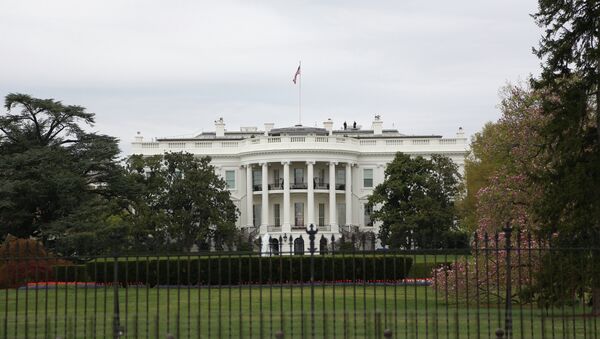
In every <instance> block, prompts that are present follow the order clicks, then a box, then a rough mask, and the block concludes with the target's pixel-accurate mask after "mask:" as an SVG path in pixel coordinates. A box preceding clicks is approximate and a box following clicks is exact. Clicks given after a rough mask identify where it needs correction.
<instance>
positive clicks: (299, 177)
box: [294, 168, 304, 184]
mask: <svg viewBox="0 0 600 339" xmlns="http://www.w3.org/2000/svg"><path fill="white" fill-rule="evenodd" d="M303 183H304V169H303V168H294V184H303Z"/></svg>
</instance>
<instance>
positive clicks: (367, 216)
mask: <svg viewBox="0 0 600 339" xmlns="http://www.w3.org/2000/svg"><path fill="white" fill-rule="evenodd" d="M364 210H365V216H364V217H365V219H364V222H365V226H373V220H371V214H373V205H371V204H365V205H364Z"/></svg>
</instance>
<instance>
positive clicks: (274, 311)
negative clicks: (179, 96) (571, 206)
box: [0, 229, 600, 338]
mask: <svg viewBox="0 0 600 339" xmlns="http://www.w3.org/2000/svg"><path fill="white" fill-rule="evenodd" d="M307 233H308V234H306V235H305V237H302V238H300V237H297V238H294V237H292V236H290V237H289V238H287V237H286V238H285V239H284V238H283V237H279V238H271V239H268V246H267V247H266V248H267V250H266V251H265V250H264V248H265V247H263V245H264V244H262V243H261V239H260V238H252V239H251V240H250V243H248V244H247V245H249V246H250V247H251V248H254V250H255V251H230V252H199V253H170V254H160V253H151V254H141V253H140V254H128V255H116V254H115V255H111V256H85V257H82V256H71V257H58V256H54V255H51V254H49V252H46V251H43V250H41V249H40V248H39V245H35V246H29V245H26V246H23V245H20V243H19V242H17V243H16V244H14V245H11V244H8V245H6V243H5V245H4V246H8V248H4V249H3V251H2V252H1V253H2V256H1V257H0V284H1V285H0V287H1V289H0V338H38V337H43V338H58V337H60V338H111V337H112V338H121V337H128V338H192V337H193V338H225V337H227V338H241V337H258V338H275V337H276V338H284V337H286V338H293V337H301V338H305V337H310V338H325V337H327V338H329V337H343V338H347V337H352V338H355V337H357V338H391V337H395V338H397V337H402V338H419V337H420V338H438V337H443V338H447V337H452V338H455V337H456V338H459V337H465V338H469V337H471V338H493V337H503V338H534V337H539V338H545V337H548V338H549V337H560V338H595V337H597V336H598V334H599V333H600V332H599V331H598V320H599V319H598V317H597V316H592V315H591V307H592V306H591V305H590V303H593V300H590V298H591V297H590V293H591V292H590V288H598V286H599V285H598V284H597V283H598V281H597V276H596V275H595V273H589V272H594V271H593V270H592V271H590V270H589V269H590V267H592V268H593V265H592V264H591V263H593V262H594V261H593V260H590V259H593V258H594V257H595V256H597V255H598V251H599V250H600V248H598V247H594V248H561V247H556V246H553V245H552V241H551V240H539V239H535V238H534V237H532V236H531V235H529V234H523V233H520V232H516V233H515V232H513V231H511V230H509V229H507V230H505V231H504V232H502V233H499V234H493V235H489V236H488V235H479V237H476V238H475V239H474V240H473V242H472V243H471V244H470V246H469V247H468V248H460V247H459V248H456V247H455V246H453V244H452V243H449V242H444V241H439V242H436V241H432V240H431V239H429V240H427V239H421V240H414V241H413V240H411V241H410V242H409V244H408V245H407V246H406V248H404V249H403V248H400V249H394V250H390V249H387V250H381V249H378V250H374V251H369V250H366V249H368V248H376V247H377V246H376V243H377V241H376V239H375V238H374V237H373V236H372V235H367V234H364V233H363V234H353V235H352V236H351V237H343V238H340V239H336V238H335V237H330V238H326V237H324V236H323V235H319V234H318V233H317V231H316V230H314V229H309V230H308V231H307ZM511 233H512V234H511ZM422 241H430V245H431V246H429V247H425V246H419V245H418V244H419V243H420V242H422ZM26 244H27V243H26ZM454 245H455V244H454ZM259 249H263V250H262V251H259ZM573 256H575V257H576V258H579V256H580V257H581V261H580V262H578V261H575V263H576V265H580V267H579V266H577V267H575V268H576V269H577V270H576V271H578V272H581V273H582V278H585V279H580V280H578V279H575V278H574V277H573V276H572V272H573V270H568V272H571V274H569V275H563V274H561V272H565V274H566V272H567V268H566V267H564V265H560V263H562V261H561V262H556V260H563V259H564V258H572V257H573ZM590 265H591V266H590ZM548 267H551V268H553V269H552V270H551V271H549V273H550V274H549V275H546V273H548V271H547V269H548ZM559 292H564V293H559Z"/></svg>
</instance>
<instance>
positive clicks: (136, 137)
mask: <svg viewBox="0 0 600 339" xmlns="http://www.w3.org/2000/svg"><path fill="white" fill-rule="evenodd" d="M133 141H135V142H144V137H143V136H142V134H141V133H140V132H137V133H136V135H135V137H133Z"/></svg>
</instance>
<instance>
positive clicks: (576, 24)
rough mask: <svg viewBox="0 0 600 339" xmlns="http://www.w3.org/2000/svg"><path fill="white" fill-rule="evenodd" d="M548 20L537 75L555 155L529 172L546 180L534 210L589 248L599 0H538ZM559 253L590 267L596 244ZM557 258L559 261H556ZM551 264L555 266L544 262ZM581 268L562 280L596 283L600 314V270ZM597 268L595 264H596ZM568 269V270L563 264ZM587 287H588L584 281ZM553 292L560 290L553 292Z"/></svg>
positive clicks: (564, 239) (596, 143)
mask: <svg viewBox="0 0 600 339" xmlns="http://www.w3.org/2000/svg"><path fill="white" fill-rule="evenodd" d="M533 17H534V18H535V20H536V22H537V24H538V25H539V26H540V27H542V28H544V30H545V33H544V35H543V36H542V38H541V40H540V43H539V46H538V48H537V49H535V53H536V54H537V56H538V57H539V58H540V59H541V60H542V67H543V71H542V74H541V76H540V77H539V78H537V79H535V80H534V81H533V83H534V86H536V87H537V88H543V89H545V90H546V91H547V93H548V95H546V96H545V97H544V102H543V106H542V108H543V109H542V111H543V114H544V116H545V117H547V119H548V124H547V125H546V126H545V127H544V129H542V130H541V132H540V134H541V137H542V139H543V141H542V144H543V145H544V149H545V151H546V152H547V153H549V154H551V155H552V156H551V157H549V158H548V159H546V163H545V164H544V166H543V167H542V168H541V169H540V171H539V172H538V173H535V174H534V175H532V176H531V177H532V179H533V180H537V181H538V182H540V183H542V185H543V186H544V190H543V194H542V196H541V197H540V199H539V201H538V204H537V215H538V216H539V218H540V221H541V223H542V224H543V225H544V231H545V232H546V233H547V234H550V233H555V232H556V233H557V238H556V240H555V242H556V244H557V245H559V246H568V247H572V248H592V247H594V246H596V247H597V246H598V241H599V239H600V190H599V189H598V187H600V174H599V173H600V2H599V1H596V0H575V1H568V2H565V1H550V0H540V1H539V10H538V12H537V13H536V14H534V15H533ZM581 253H582V255H580V256H577V257H572V256H571V258H573V260H572V261H571V262H570V263H567V262H565V260H562V261H561V262H562V265H561V266H562V267H563V268H565V269H566V268H570V269H571V270H572V273H573V274H572V276H575V275H576V274H577V273H581V272H576V271H577V270H579V271H581V269H580V268H581V267H593V261H594V260H597V258H594V255H593V252H588V253H587V254H583V253H584V252H581ZM555 262H556V261H555ZM546 268H548V269H551V267H546ZM588 273H590V274H582V275H578V276H581V277H582V278H581V279H579V280H570V281H571V282H572V284H570V285H569V286H566V285H565V286H562V287H561V288H560V289H558V290H557V291H558V292H561V293H564V296H563V297H567V296H568V295H569V294H571V295H573V294H574V293H582V291H584V292H585V291H587V290H588V289H590V290H591V292H592V293H593V298H592V300H593V301H594V306H593V310H592V311H593V313H594V314H597V315H600V276H599V275H598V274H591V273H593V272H588ZM596 273H597V272H596ZM564 274H565V275H570V273H569V271H564ZM584 286H585V287H586V288H585V289H584V288H583V287H584ZM554 297H556V296H554Z"/></svg>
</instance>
